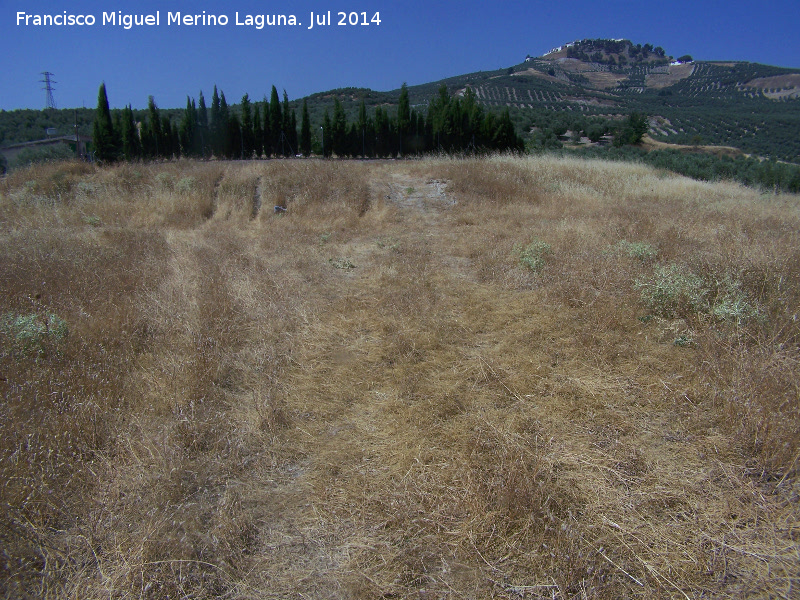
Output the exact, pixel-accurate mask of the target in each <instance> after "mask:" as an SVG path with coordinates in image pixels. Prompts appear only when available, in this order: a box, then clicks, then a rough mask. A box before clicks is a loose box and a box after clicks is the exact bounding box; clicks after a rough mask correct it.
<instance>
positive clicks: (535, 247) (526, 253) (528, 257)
mask: <svg viewBox="0 0 800 600" xmlns="http://www.w3.org/2000/svg"><path fill="white" fill-rule="evenodd" d="M514 252H515V253H516V254H517V255H519V262H520V263H522V265H523V266H524V267H527V268H528V269H530V270H531V271H533V272H535V273H539V272H540V271H541V270H542V269H543V268H544V265H545V262H546V260H545V257H546V256H547V255H548V254H552V253H553V248H552V246H550V244H548V243H547V242H544V241H542V240H539V239H534V240H533V241H532V242H531V243H530V244H528V245H527V246H519V245H517V246H514Z"/></svg>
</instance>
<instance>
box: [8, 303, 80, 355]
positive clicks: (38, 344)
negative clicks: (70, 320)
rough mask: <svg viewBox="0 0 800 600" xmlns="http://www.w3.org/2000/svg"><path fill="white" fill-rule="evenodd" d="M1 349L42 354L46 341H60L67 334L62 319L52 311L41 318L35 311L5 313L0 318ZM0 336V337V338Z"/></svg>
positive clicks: (66, 328) (19, 352)
mask: <svg viewBox="0 0 800 600" xmlns="http://www.w3.org/2000/svg"><path fill="white" fill-rule="evenodd" d="M0 335H1V336H2V338H5V339H3V347H4V348H3V349H4V350H10V351H11V352H12V353H16V354H22V355H26V354H30V353H32V352H33V353H36V354H43V353H44V352H45V348H46V346H47V343H48V342H61V341H62V340H64V339H65V338H66V337H67V335H69V328H68V327H67V322H66V321H64V319H62V318H60V317H58V316H57V315H55V314H53V313H47V315H46V317H45V318H41V317H40V316H39V315H38V314H37V313H30V314H27V315H20V314H16V313H13V312H10V313H6V314H5V315H3V316H2V318H0ZM2 338H0V339H2Z"/></svg>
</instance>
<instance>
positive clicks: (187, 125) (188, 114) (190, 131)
mask: <svg viewBox="0 0 800 600" xmlns="http://www.w3.org/2000/svg"><path fill="white" fill-rule="evenodd" d="M196 130H197V108H196V106H195V103H194V100H192V99H190V98H189V96H186V108H185V109H184V111H183V116H182V117H181V126H180V133H179V138H180V147H181V154H183V155H184V156H194V153H195V152H194V151H195V140H194V138H195V132H196Z"/></svg>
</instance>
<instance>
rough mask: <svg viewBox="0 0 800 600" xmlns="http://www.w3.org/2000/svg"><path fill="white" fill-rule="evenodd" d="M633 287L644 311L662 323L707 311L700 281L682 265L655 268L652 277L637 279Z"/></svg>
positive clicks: (703, 285)
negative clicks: (659, 319)
mask: <svg viewBox="0 0 800 600" xmlns="http://www.w3.org/2000/svg"><path fill="white" fill-rule="evenodd" d="M634 286H635V287H636V288H637V289H638V290H639V293H640V294H641V296H642V300H643V301H644V302H645V304H647V306H648V308H649V309H650V310H652V311H653V312H654V313H655V314H657V315H658V316H661V317H664V318H666V319H674V318H676V317H684V316H688V315H689V314H695V313H698V312H706V311H707V310H708V302H707V300H706V296H707V294H708V289H707V288H706V286H705V283H704V282H703V279H702V278H701V277H700V276H698V275H695V274H694V273H693V272H692V271H691V270H690V269H689V268H688V267H685V266H683V265H679V264H676V263H671V264H669V265H656V267H655V269H654V270H653V275H652V277H650V278H648V279H645V278H640V279H637V280H636V282H635V284H634Z"/></svg>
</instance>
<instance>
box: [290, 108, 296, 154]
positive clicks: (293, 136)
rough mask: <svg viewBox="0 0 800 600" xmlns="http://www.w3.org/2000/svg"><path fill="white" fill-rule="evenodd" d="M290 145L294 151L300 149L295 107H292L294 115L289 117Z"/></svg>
mask: <svg viewBox="0 0 800 600" xmlns="http://www.w3.org/2000/svg"><path fill="white" fill-rule="evenodd" d="M289 145H290V146H291V152H292V153H295V152H297V151H298V150H297V149H298V141H297V111H295V110H294V109H292V117H291V118H290V119H289Z"/></svg>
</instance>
